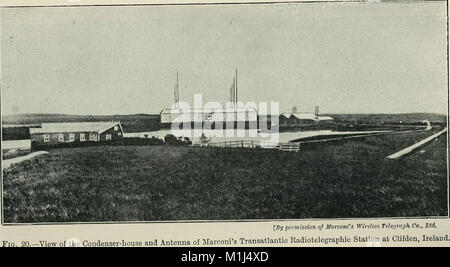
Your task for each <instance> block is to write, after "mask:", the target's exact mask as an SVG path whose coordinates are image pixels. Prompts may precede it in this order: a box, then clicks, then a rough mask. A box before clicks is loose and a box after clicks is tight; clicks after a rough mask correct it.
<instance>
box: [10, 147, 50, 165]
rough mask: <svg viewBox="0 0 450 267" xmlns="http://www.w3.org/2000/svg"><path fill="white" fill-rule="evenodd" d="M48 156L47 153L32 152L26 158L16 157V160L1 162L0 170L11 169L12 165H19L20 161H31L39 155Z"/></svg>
mask: <svg viewBox="0 0 450 267" xmlns="http://www.w3.org/2000/svg"><path fill="white" fill-rule="evenodd" d="M45 154H48V152H47V151H38V152H34V153H31V154H28V155H26V156H23V157H17V158H13V159H6V160H2V169H7V168H9V167H11V166H12V165H13V164H17V163H20V162H22V161H25V160H29V159H32V158H34V157H37V156H40V155H45Z"/></svg>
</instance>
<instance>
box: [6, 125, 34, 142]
mask: <svg viewBox="0 0 450 267" xmlns="http://www.w3.org/2000/svg"><path fill="white" fill-rule="evenodd" d="M26 139H30V128H28V127H7V128H3V129H2V140H4V141H10V140H26Z"/></svg>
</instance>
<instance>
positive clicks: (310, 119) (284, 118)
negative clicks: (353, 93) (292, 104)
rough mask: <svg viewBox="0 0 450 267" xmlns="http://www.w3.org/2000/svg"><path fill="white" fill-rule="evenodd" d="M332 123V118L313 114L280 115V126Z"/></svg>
mask: <svg viewBox="0 0 450 267" xmlns="http://www.w3.org/2000/svg"><path fill="white" fill-rule="evenodd" d="M334 122H335V121H334V119H333V118H332V117H329V116H319V115H316V114H313V113H283V114H281V115H280V125H282V126H294V125H296V126H301V125H317V124H333V123H334Z"/></svg>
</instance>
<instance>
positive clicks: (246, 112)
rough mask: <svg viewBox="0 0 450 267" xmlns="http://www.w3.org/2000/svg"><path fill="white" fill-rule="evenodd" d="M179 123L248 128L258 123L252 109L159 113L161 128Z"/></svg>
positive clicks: (180, 110) (254, 110)
mask: <svg viewBox="0 0 450 267" xmlns="http://www.w3.org/2000/svg"><path fill="white" fill-rule="evenodd" d="M174 123H179V124H180V125H182V124H185V125H186V124H187V125H190V127H194V125H195V124H200V125H205V124H207V123H215V124H222V123H223V124H224V125H225V124H227V123H232V124H235V126H234V127H236V125H237V124H238V123H242V124H243V125H246V127H248V126H249V125H251V124H254V125H255V127H256V125H257V123H258V112H257V110H256V109H252V108H235V109H234V108H231V109H165V110H163V111H161V126H162V127H163V128H167V127H169V128H170V127H171V126H172V124H174Z"/></svg>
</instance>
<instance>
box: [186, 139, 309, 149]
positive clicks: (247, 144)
mask: <svg viewBox="0 0 450 267" xmlns="http://www.w3.org/2000/svg"><path fill="white" fill-rule="evenodd" d="M192 146H196V147H210V148H251V149H254V148H264V149H275V150H279V151H289V152H298V151H299V150H300V144H299V143H280V144H274V145H272V146H261V144H260V142H258V141H227V142H218V143H205V144H200V143H197V144H193V145H192Z"/></svg>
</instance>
